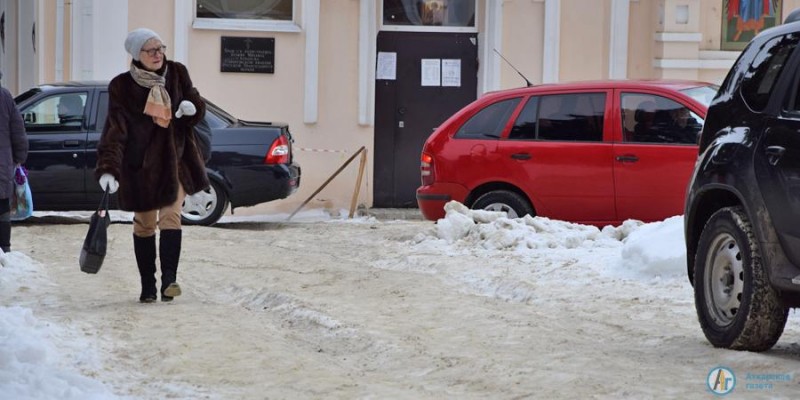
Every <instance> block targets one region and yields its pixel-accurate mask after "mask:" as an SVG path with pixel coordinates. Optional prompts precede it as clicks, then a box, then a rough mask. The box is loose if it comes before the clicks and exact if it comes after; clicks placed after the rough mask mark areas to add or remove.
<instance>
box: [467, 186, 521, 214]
mask: <svg viewBox="0 0 800 400" xmlns="http://www.w3.org/2000/svg"><path fill="white" fill-rule="evenodd" d="M472 208H473V209H476V210H488V211H505V212H506V213H507V214H508V218H520V217H524V216H525V215H526V214H527V215H530V216H535V215H536V214H534V212H533V207H531V205H530V203H528V201H527V200H525V198H524V197H522V196H520V195H519V194H517V193H514V192H511V191H508V190H495V191H493V192H489V193H486V194H484V195H482V196H481V197H478V200H475V203H473V204H472Z"/></svg>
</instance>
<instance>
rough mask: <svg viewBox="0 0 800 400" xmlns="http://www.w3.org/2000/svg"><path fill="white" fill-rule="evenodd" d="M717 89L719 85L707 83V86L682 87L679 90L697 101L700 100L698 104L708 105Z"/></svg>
mask: <svg viewBox="0 0 800 400" xmlns="http://www.w3.org/2000/svg"><path fill="white" fill-rule="evenodd" d="M718 90H719V86H717V85H708V86H698V87H693V88H690V89H683V90H681V92H683V93H684V94H686V95H687V96H689V97H691V98H693V99H695V100H697V101H698V102H700V104H702V105H704V106H706V107H708V106H709V105H710V104H711V100H714V96H716V95H717V91H718Z"/></svg>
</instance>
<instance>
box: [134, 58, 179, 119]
mask: <svg viewBox="0 0 800 400" xmlns="http://www.w3.org/2000/svg"><path fill="white" fill-rule="evenodd" d="M166 75H167V68H166V67H164V76H161V75H159V74H157V73H155V72H150V71H147V70H144V69H141V68H139V67H137V66H136V65H134V64H133V63H131V77H133V80H134V81H136V83H138V84H139V86H141V87H144V88H148V89H150V93H149V94H148V95H147V103H145V105H144V113H145V114H147V115H149V116H151V117H153V122H155V123H156V124H157V125H158V126H160V127H162V128H166V127H168V126H169V121H170V120H171V119H172V99H170V98H169V93H167V89H166V88H165V87H164V84H165V83H166V82H167V80H166V78H165V76H166Z"/></svg>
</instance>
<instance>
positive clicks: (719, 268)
mask: <svg viewBox="0 0 800 400" xmlns="http://www.w3.org/2000/svg"><path fill="white" fill-rule="evenodd" d="M693 279H694V297H695V308H696V309H697V316H698V320H699V321H700V327H701V328H702V329H703V333H704V334H705V335H706V338H707V339H708V341H709V342H711V344H713V345H714V346H716V347H723V348H729V349H735V350H748V351H764V350H768V349H770V348H771V347H772V346H773V345H774V344H775V343H776V342H777V341H778V339H779V338H780V336H781V334H782V333H783V327H784V326H785V325H786V318H787V316H788V313H789V310H788V308H786V307H784V306H783V305H782V304H781V302H780V299H779V297H778V293H777V292H776V291H775V289H774V288H773V287H772V286H771V284H770V282H769V278H768V276H767V272H766V270H765V268H764V266H763V264H762V260H761V250H760V248H759V243H758V242H757V241H756V240H755V237H754V235H753V228H752V226H751V225H750V221H749V220H748V218H747V215H746V214H745V213H744V210H743V209H742V208H741V207H726V208H723V209H720V210H718V211H717V212H715V213H714V214H713V215H712V216H711V218H709V220H708V222H707V223H706V224H705V227H704V228H703V231H702V233H701V234H700V239H699V240H698V245H697V255H696V256H695V271H694V278H693Z"/></svg>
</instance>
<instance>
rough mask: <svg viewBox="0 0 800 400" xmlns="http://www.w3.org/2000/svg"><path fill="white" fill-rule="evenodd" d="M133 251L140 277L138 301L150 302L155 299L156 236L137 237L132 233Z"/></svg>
mask: <svg viewBox="0 0 800 400" xmlns="http://www.w3.org/2000/svg"><path fill="white" fill-rule="evenodd" d="M133 251H134V253H136V265H138V266H139V276H140V277H141V279H142V294H141V295H140V296H139V301H140V302H142V303H152V302H154V301H156V299H157V296H156V237H155V235H153V236H148V237H139V236H136V235H133Z"/></svg>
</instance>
